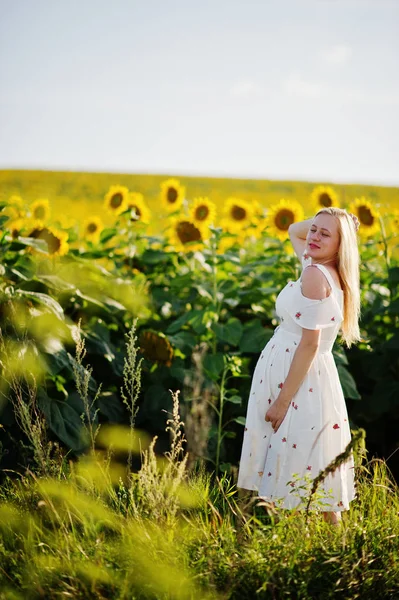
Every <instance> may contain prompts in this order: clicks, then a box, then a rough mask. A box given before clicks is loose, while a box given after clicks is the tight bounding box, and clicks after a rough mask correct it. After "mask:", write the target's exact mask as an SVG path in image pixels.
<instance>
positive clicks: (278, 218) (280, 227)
mask: <svg viewBox="0 0 399 600" xmlns="http://www.w3.org/2000/svg"><path fill="white" fill-rule="evenodd" d="M303 219H304V212H303V208H302V206H301V204H299V202H297V201H296V200H285V199H283V198H282V199H281V200H280V202H278V203H277V204H274V205H273V206H270V208H269V211H268V215H267V218H266V228H267V233H268V234H269V235H270V236H271V237H276V238H278V239H279V240H285V239H287V238H288V228H289V226H290V225H291V223H295V222H297V221H303Z"/></svg>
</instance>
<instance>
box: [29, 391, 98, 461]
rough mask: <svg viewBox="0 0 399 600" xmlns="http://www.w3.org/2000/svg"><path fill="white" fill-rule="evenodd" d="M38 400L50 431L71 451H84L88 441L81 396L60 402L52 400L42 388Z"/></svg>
mask: <svg viewBox="0 0 399 600" xmlns="http://www.w3.org/2000/svg"><path fill="white" fill-rule="evenodd" d="M37 399H38V404H39V407H40V409H41V410H42V411H43V413H44V416H45V418H46V422H47V425H48V427H49V429H50V430H51V431H52V432H53V433H55V435H56V436H57V437H58V439H59V440H60V441H61V442H63V443H64V444H66V446H67V447H68V448H69V449H71V450H73V451H74V452H81V451H83V450H84V449H85V448H86V447H87V441H86V436H85V429H84V426H83V423H82V419H81V418H80V415H81V414H82V413H83V412H84V407H83V403H82V402H81V400H80V398H79V396H77V395H75V396H74V395H71V397H69V398H68V400H66V401H64V400H62V401H60V400H55V399H53V398H50V397H49V396H48V395H47V394H46V392H45V391H44V390H43V389H42V388H39V390H38V393H37Z"/></svg>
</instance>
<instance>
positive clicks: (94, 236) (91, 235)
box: [83, 216, 104, 244]
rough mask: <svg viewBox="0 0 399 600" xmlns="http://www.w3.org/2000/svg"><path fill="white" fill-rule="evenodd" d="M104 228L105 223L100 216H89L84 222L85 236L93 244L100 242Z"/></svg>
mask: <svg viewBox="0 0 399 600" xmlns="http://www.w3.org/2000/svg"><path fill="white" fill-rule="evenodd" d="M103 229H104V224H103V222H102V220H101V219H100V217H96V216H94V217H89V218H88V219H86V220H85V221H84V223H83V237H84V238H85V239H86V240H88V241H89V242H92V243H93V244H98V242H99V240H100V235H101V232H102V230H103Z"/></svg>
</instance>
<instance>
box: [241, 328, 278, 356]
mask: <svg viewBox="0 0 399 600" xmlns="http://www.w3.org/2000/svg"><path fill="white" fill-rule="evenodd" d="M272 336H273V331H272V330H271V329H265V328H264V327H263V325H262V323H261V321H260V320H259V319H254V320H253V321H249V322H248V323H246V324H245V325H244V330H243V332H242V338H241V343H240V352H250V353H253V354H258V353H259V352H261V350H263V348H264V347H265V345H266V344H267V342H268V341H269V340H270V338H271V337H272Z"/></svg>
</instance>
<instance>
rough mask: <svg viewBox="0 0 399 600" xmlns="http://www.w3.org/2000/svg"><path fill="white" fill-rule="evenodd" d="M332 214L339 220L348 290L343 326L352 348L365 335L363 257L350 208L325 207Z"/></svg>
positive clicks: (340, 255) (341, 259)
mask: <svg viewBox="0 0 399 600" xmlns="http://www.w3.org/2000/svg"><path fill="white" fill-rule="evenodd" d="M323 213H324V214H327V215H331V216H333V217H335V218H336V220H337V223H338V234H339V240H340V241H339V248H338V254H337V269H338V273H339V276H340V279H341V282H342V289H343V292H344V320H343V322H342V325H341V332H342V338H341V339H342V341H344V342H345V343H346V345H347V347H348V348H350V347H351V345H352V344H353V343H355V342H359V341H360V340H361V339H362V337H361V335H360V330H359V319H360V314H361V307H360V268H359V265H360V256H359V247H358V242H357V237H356V230H355V224H354V222H353V219H352V217H351V216H350V215H349V213H347V212H346V210H344V209H342V208H336V207H335V206H334V207H333V206H331V207H329V208H322V209H321V210H319V211H318V212H317V213H316V215H315V217H317V215H320V214H323Z"/></svg>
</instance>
